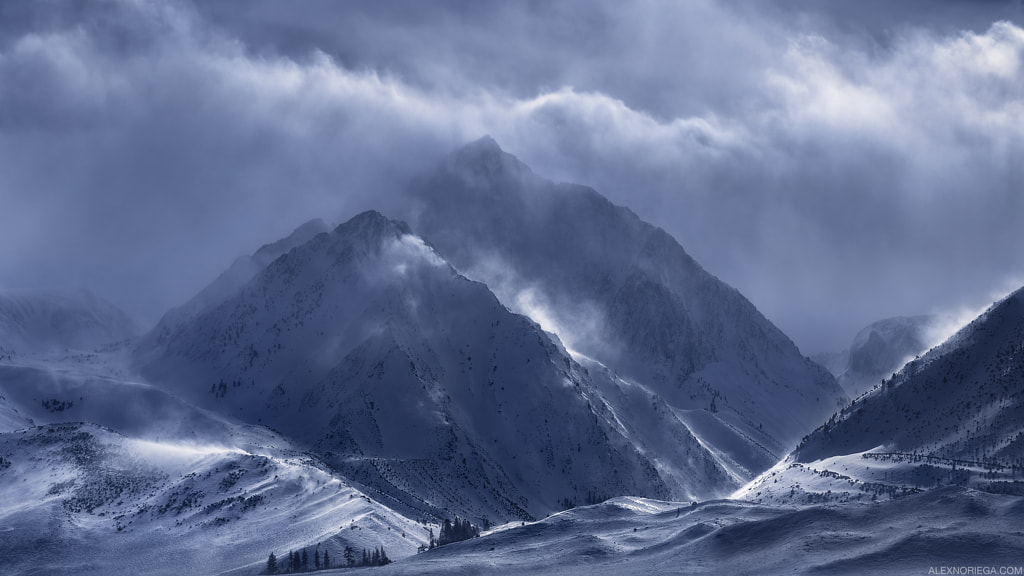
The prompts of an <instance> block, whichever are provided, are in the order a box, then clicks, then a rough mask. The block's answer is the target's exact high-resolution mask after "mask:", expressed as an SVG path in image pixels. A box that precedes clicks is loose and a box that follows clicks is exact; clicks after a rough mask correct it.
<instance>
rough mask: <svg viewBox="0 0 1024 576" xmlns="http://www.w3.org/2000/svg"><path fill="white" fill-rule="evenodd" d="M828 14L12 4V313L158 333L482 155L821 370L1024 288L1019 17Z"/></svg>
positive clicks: (990, 5) (5, 71) (798, 4)
mask: <svg viewBox="0 0 1024 576" xmlns="http://www.w3.org/2000/svg"><path fill="white" fill-rule="evenodd" d="M830 4H835V5H836V6H833V7H830V8H827V9H822V8H820V6H821V5H822V3H812V2H806V1H797V0H792V1H782V0H778V1H776V2H757V3H743V2H738V1H728V2H711V1H701V0H695V1H692V2H653V1H652V2H642V3H635V4H634V3H629V4H624V3H619V2H614V3H613V2H604V3H602V2H571V1H565V2H555V3H541V2H536V3H534V2H526V3H507V2H502V3H484V2H446V3H422V2H395V3H370V2H366V3H358V2H357V3H343V4H342V3H334V2H314V1H304V2H289V3H281V2H245V3H221V2H218V3H202V4H197V5H193V4H190V3H186V2H138V1H129V0H123V1H94V2H81V3H55V2H54V3H51V2H5V3H4V4H3V5H2V7H0V202H2V205H3V209H2V210H0V288H3V289H19V290H24V289H31V288H39V287H46V288H54V287H56V288H70V287H79V286H81V287H86V288H89V289H91V290H93V291H94V292H96V293H97V294H99V295H101V296H103V297H105V298H107V299H109V300H111V301H113V302H115V303H117V304H119V305H121V306H123V307H124V308H126V309H127V310H128V311H129V312H131V313H133V314H135V315H137V316H139V317H140V319H141V320H142V321H143V322H153V321H155V319H156V318H157V317H158V316H159V315H160V314H161V313H162V312H164V311H165V310H166V309H167V308H168V307H170V306H173V305H176V304H179V303H181V302H183V301H184V300H186V299H187V298H188V297H189V296H191V294H192V293H194V292H196V291H198V290H199V289H200V288H201V287H202V286H203V285H205V284H206V283H207V282H209V281H211V280H212V279H213V278H214V277H216V275H217V274H218V273H219V272H220V271H222V270H223V269H224V268H226V267H227V266H228V265H229V264H230V262H231V261H232V260H233V259H234V258H235V257H237V256H239V255H241V254H243V253H246V252H252V251H253V250H255V248H256V247H257V246H258V245H259V244H261V243H264V242H268V241H273V240H275V239H277V238H279V237H281V236H283V235H285V234H287V233H288V232H289V231H290V230H291V229H292V228H294V227H296V226H298V225H299V224H301V223H302V222H303V221H305V220H307V219H310V218H315V217H322V218H324V219H325V220H327V221H329V222H330V221H333V222H338V221H341V220H343V219H346V218H347V217H348V216H350V215H352V214H354V213H356V212H357V211H361V210H363V209H367V208H376V209H379V210H381V211H382V212H384V213H386V214H389V215H395V216H402V212H403V209H404V207H403V203H402V196H401V191H402V189H403V188H404V186H405V185H406V183H407V182H408V181H409V179H410V178H412V177H413V176H414V175H415V174H417V173H418V172H420V171H421V170H424V169H427V168H429V167H430V166H431V165H432V164H433V163H434V162H436V161H438V160H439V159H440V158H441V157H443V155H444V154H446V153H447V152H448V151H450V150H451V149H453V148H455V147H457V146H459V145H461V144H463V143H465V142H467V141H469V140H473V139H476V138H477V137H479V136H481V135H483V134H490V135H492V136H493V137H494V138H495V139H496V140H497V141H498V142H499V143H500V144H501V146H502V147H503V148H504V149H505V150H507V151H509V152H511V153H513V154H515V155H517V156H518V157H519V158H520V159H521V160H523V161H524V162H525V163H527V164H528V165H530V166H531V167H532V168H533V169H534V171H536V172H537V173H539V174H541V175H544V176H548V177H550V178H553V179H556V180H564V181H572V182H579V183H583V184H587V185H590V186H593V187H594V188H596V189H597V190H598V191H600V192H601V193H603V194H605V195H606V196H608V197H609V198H610V199H612V201H614V202H616V203H617V204H621V205H625V206H628V207H630V208H631V209H633V210H634V211H635V212H637V213H638V214H639V215H640V216H641V217H643V218H645V219H647V220H649V221H651V222H653V223H655V224H657V225H659V226H661V227H663V228H665V229H666V230H667V231H668V232H670V233H671V234H672V235H674V236H675V237H676V238H677V239H678V240H679V241H680V243H681V244H682V245H683V246H684V247H685V248H686V250H687V251H688V252H690V253H691V254H692V255H693V256H694V257H695V258H696V259H697V260H698V261H699V262H701V263H702V264H703V265H704V266H705V267H706V268H707V269H708V270H709V271H711V272H712V273H714V274H716V275H717V276H719V277H720V278H722V279H723V280H725V281H727V282H729V283H730V284H732V285H734V286H735V287H736V288H738V289H739V290H740V291H741V292H743V293H744V294H745V295H746V296H747V297H748V298H750V299H751V300H752V301H753V302H754V304H755V305H756V306H757V307H758V308H759V309H760V310H761V311H762V312H764V313H765V314H766V316H768V317H769V318H770V319H771V320H773V321H774V322H775V323H777V324H778V325H779V326H780V328H782V329H783V330H784V331H785V332H786V333H787V334H789V335H790V336H791V337H792V338H793V339H794V340H795V341H796V342H797V344H798V345H800V347H801V348H802V349H803V350H804V352H808V353H812V352H818V351H822V350H827V349H830V348H838V347H841V346H843V345H845V344H846V343H847V342H848V341H849V340H850V339H851V338H852V336H853V334H855V333H856V332H857V330H858V329H859V328H861V327H863V326H864V325H866V324H868V323H870V322H872V321H874V320H877V319H879V318H882V317H886V316H892V315H909V314H918V313H927V312H942V311H945V310H954V309H961V308H964V307H976V306H979V305H982V304H984V303H986V302H988V301H991V299H992V298H993V297H994V296H995V295H996V294H997V293H999V292H1000V291H1005V290H1007V289H1009V288H1011V287H1016V286H1018V285H1020V284H1022V283H1024V253H1022V251H1021V250H1020V246H1021V245H1022V244H1024V226H1021V225H1020V220H1021V218H1022V216H1024V191H1022V184H1024V173H1022V168H1021V162H1020V160H1019V159H1020V158H1022V157H1024V155H1022V153H1024V104H1022V102H1024V75H1022V71H1021V62H1022V58H1024V29H1022V28H1021V23H1020V22H1021V20H1020V8H1019V7H1018V6H1017V4H1016V3H1012V2H982V3H978V2H955V1H946V2H929V3H923V2H907V3H900V5H899V6H898V7H893V6H891V4H893V3H888V2H864V3H857V4H856V7H852V5H851V4H849V3H830ZM925 4H927V6H926V5H925Z"/></svg>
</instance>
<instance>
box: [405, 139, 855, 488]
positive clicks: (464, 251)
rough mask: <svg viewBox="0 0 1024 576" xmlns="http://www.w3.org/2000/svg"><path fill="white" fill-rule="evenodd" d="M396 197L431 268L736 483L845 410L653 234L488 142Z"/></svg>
mask: <svg viewBox="0 0 1024 576" xmlns="http://www.w3.org/2000/svg"><path fill="white" fill-rule="evenodd" d="M409 197H410V216H409V217H410V219H411V221H413V222H414V223H415V229H416V231H417V232H418V233H419V234H421V235H422V236H423V237H424V238H425V239H426V240H427V241H428V242H429V243H430V244H431V245H432V246H433V247H435V248H436V250H437V251H438V253H439V254H441V256H443V257H444V258H445V259H447V260H448V261H449V262H451V263H452V265H454V266H455V267H456V269H458V270H459V271H460V272H461V273H463V274H465V275H466V276H467V277H469V278H472V279H474V280H477V281H480V282H483V283H485V284H486V285H487V286H488V287H489V288H490V289H491V290H492V291H494V293H495V294H496V295H497V296H498V298H499V299H500V300H501V302H503V303H504V304H505V305H506V306H508V307H509V308H510V309H512V310H513V311H515V312H518V313H521V314H525V315H527V316H529V317H530V318H532V319H534V320H535V321H536V322H538V323H539V324H540V325H541V326H543V327H544V328H545V329H546V330H549V331H552V332H554V333H556V334H557V335H558V338H559V339H560V340H561V341H562V342H564V343H565V346H566V347H567V349H568V350H569V352H570V353H571V354H572V355H573V356H574V358H576V359H577V360H578V361H579V362H580V363H581V364H582V365H584V366H586V367H588V369H591V371H592V372H593V371H595V370H607V371H609V372H610V373H611V374H612V375H613V377H614V378H618V379H620V380H621V381H622V382H623V383H624V384H623V386H626V387H631V388H633V389H641V390H643V391H644V393H645V394H647V395H648V396H649V397H653V398H657V399H659V401H661V402H664V403H665V405H666V407H667V409H668V410H669V411H670V412H671V414H672V418H673V419H675V420H678V421H679V422H680V423H681V424H682V425H683V426H684V427H685V428H687V429H688V430H689V431H690V432H692V433H693V434H694V435H695V436H696V437H697V438H699V440H700V442H701V444H702V445H704V446H705V447H706V448H707V449H708V451H709V452H711V453H713V454H714V455H715V458H716V459H717V460H718V462H719V464H720V465H721V466H722V467H724V468H727V469H729V470H730V471H731V473H733V474H734V475H735V476H736V477H737V478H738V479H739V483H740V484H741V483H742V482H745V481H746V480H749V479H751V478H753V477H754V476H756V474H757V473H759V472H760V471H762V470H764V469H766V468H768V467H769V466H771V465H772V464H774V463H775V462H777V461H778V460H779V459H781V458H782V457H784V456H785V455H786V454H787V453H788V452H789V451H790V450H791V449H792V448H793V447H794V446H795V445H796V443H797V442H798V441H799V439H800V438H801V437H802V436H803V435H804V434H806V433H807V432H808V431H810V430H811V429H813V428H814V426H816V425H817V424H819V423H820V422H821V421H822V420H824V419H825V418H827V417H828V415H829V414H831V413H832V412H833V411H835V410H836V409H837V408H838V407H840V406H841V405H842V404H843V403H845V401H846V397H845V395H844V394H843V391H842V390H841V389H840V387H839V386H838V385H837V383H836V382H835V379H834V378H833V377H832V376H831V375H830V374H828V373H827V372H826V371H825V370H823V369H822V368H821V367H820V366H818V365H817V364H815V363H813V362H811V361H810V360H808V359H807V358H804V357H803V356H802V355H801V354H800V352H799V351H798V349H797V347H796V346H795V345H794V344H793V343H792V342H791V341H790V340H789V338H787V337H786V336H785V335H784V334H783V333H782V332H781V331H779V330H778V329H777V328H776V327H775V326H774V325H772V323H771V322H769V321H768V320H767V319H766V318H765V317H764V316H762V315H761V313H760V312H758V311H757V309H756V308H755V307H754V306H753V305H752V304H751V303H750V302H749V301H748V300H747V299H746V298H744V297H743V296H742V295H741V294H740V293H739V292H737V291H736V290H735V289H733V288H731V287H730V286H728V285H726V284H725V283H723V282H722V281H720V280H718V279H717V278H715V277H714V276H712V275H711V274H709V273H708V272H706V271H705V270H704V269H703V268H701V266H700V265H699V264H697V262H695V261H694V260H693V259H692V258H691V257H690V256H689V255H688V254H687V253H686V252H685V251H684V250H683V248H682V247H681V246H679V244H678V243H677V242H676V241H675V240H674V239H673V238H672V237H671V236H669V235H668V234H667V233H666V232H665V231H663V230H661V229H660V228H657V227H655V226H652V225H650V224H648V223H646V222H644V221H642V220H641V219H640V218H639V217H637V216H636V215H635V214H634V213H633V212H631V211H630V210H628V209H626V208H623V207H620V206H615V205H613V204H612V203H611V202H609V201H608V200H607V199H605V198H604V197H603V196H601V195H600V194H598V193H597V192H596V191H594V190H593V189H591V188H587V187H585V186H579V185H575V184H562V183H554V182H551V181H548V180H546V179H544V178H542V177H540V176H537V175H536V174H534V173H533V172H532V171H531V170H530V169H529V167H527V166H526V165H525V164H523V163H522V162H520V161H519V160H518V159H517V158H515V157H514V156H512V155H511V154H508V153H506V152H504V151H502V150H501V148H500V147H499V146H498V145H497V143H495V142H494V140H493V139H491V138H489V137H485V138H483V139H481V140H479V141H476V142H474V143H471V144H469V145H467V146H465V147H463V148H462V149H460V150H457V151H456V152H454V153H453V154H451V155H450V156H449V157H448V158H447V159H446V160H445V161H444V162H443V163H442V164H441V165H440V166H439V167H438V168H437V169H436V170H434V171H432V172H429V173H427V174H425V175H423V176H421V177H419V178H418V179H417V180H416V181H414V182H413V184H412V185H411V187H410V192H409ZM737 485H738V484H737Z"/></svg>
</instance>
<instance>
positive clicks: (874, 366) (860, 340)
mask: <svg viewBox="0 0 1024 576" xmlns="http://www.w3.org/2000/svg"><path fill="white" fill-rule="evenodd" d="M935 323H936V317H934V316H909V317H908V316H898V317H895V318H886V319H884V320H879V321H878V322H874V323H872V324H871V325H870V326H867V327H866V328H864V329H863V330H861V331H860V332H858V333H857V335H856V336H855V337H854V339H853V342H852V343H851V344H850V347H849V348H848V349H846V350H843V351H841V352H837V353H834V354H826V355H819V356H816V357H815V358H814V360H815V361H817V362H819V363H820V364H821V365H822V366H825V367H826V368H828V370H829V371H831V372H832V374H834V375H835V377H836V379H837V380H838V381H839V385H840V386H842V387H843V389H844V390H845V391H846V393H847V395H849V396H850V397H851V398H856V397H857V396H860V395H861V394H863V393H865V392H867V391H868V390H870V389H871V388H872V387H873V386H875V385H876V384H878V383H879V382H880V381H881V380H882V379H883V378H887V377H889V376H891V375H892V374H893V373H894V372H896V371H897V370H899V369H900V368H902V367H903V365H904V364H906V363H907V362H909V361H910V360H912V359H913V358H914V357H916V356H919V355H920V354H923V353H924V352H925V351H926V350H927V349H928V346H929V345H930V344H932V342H930V341H929V336H930V335H931V331H932V328H933V327H934V325H935Z"/></svg>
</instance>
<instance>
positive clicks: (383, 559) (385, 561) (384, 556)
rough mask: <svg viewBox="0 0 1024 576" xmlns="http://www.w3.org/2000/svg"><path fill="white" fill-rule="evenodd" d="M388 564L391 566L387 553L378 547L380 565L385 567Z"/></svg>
mask: <svg viewBox="0 0 1024 576" xmlns="http://www.w3.org/2000/svg"><path fill="white" fill-rule="evenodd" d="M388 564H391V559H390V558H388V555H387V553H386V552H384V547H383V546H381V547H380V565H381V566H387V565H388Z"/></svg>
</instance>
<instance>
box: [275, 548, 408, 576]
mask: <svg viewBox="0 0 1024 576" xmlns="http://www.w3.org/2000/svg"><path fill="white" fill-rule="evenodd" d="M309 560H310V556H309V550H307V549H306V548H303V549H302V550H301V551H298V552H296V551H294V550H293V551H291V552H289V553H288V557H287V558H280V559H279V558H278V557H277V556H276V555H274V553H273V552H271V553H270V556H269V557H268V558H267V569H266V571H264V574H297V573H301V572H315V571H317V570H327V569H329V568H359V567H363V566H386V565H388V564H390V563H391V559H390V558H388V554H387V552H385V551H384V547H383V546H380V547H378V548H374V549H373V550H367V549H366V548H363V553H362V555H361V556H357V555H356V551H355V549H354V548H352V547H351V546H345V550H344V552H343V553H342V560H341V561H339V562H334V561H333V560H332V559H331V555H330V552H328V551H327V550H324V553H323V555H321V554H320V548H319V547H317V548H316V549H315V550H314V551H313V565H312V566H310V564H309Z"/></svg>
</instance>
